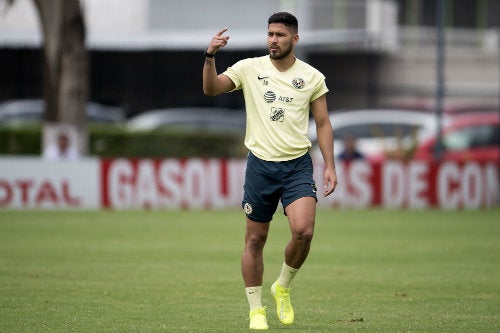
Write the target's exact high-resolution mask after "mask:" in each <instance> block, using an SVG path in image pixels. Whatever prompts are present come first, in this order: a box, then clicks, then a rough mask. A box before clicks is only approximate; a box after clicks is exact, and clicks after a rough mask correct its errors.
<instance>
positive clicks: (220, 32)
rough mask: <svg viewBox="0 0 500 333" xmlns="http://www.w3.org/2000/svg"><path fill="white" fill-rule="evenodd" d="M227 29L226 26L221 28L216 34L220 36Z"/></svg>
mask: <svg viewBox="0 0 500 333" xmlns="http://www.w3.org/2000/svg"><path fill="white" fill-rule="evenodd" d="M227 29H229V28H227V27H226V28H224V29H222V30H221V31H219V32H218V33H217V36H222V34H223V33H225V32H226V31H227Z"/></svg>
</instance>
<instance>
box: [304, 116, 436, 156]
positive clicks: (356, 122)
mask: <svg viewBox="0 0 500 333" xmlns="http://www.w3.org/2000/svg"><path fill="white" fill-rule="evenodd" d="M330 121H331V123H332V127H333V134H334V152H335V156H336V157H337V156H338V155H339V154H340V153H341V152H342V151H343V150H344V142H343V141H344V138H346V137H347V136H352V137H354V138H355V140H356V147H357V150H358V151H359V152H360V153H361V154H363V155H364V156H370V155H373V154H380V153H382V152H384V151H390V150H393V149H396V148H397V146H398V145H400V144H401V143H403V144H407V145H409V144H410V142H409V141H411V138H412V135H415V137H416V138H417V140H419V139H418V138H419V137H420V134H419V133H420V132H426V133H428V132H433V131H435V129H436V127H437V119H436V116H435V115H434V114H432V113H428V112H421V111H410V110H394V109H366V110H350V111H335V112H330ZM445 121H446V119H443V122H445ZM309 138H310V140H311V142H312V143H313V148H312V154H318V153H319V149H318V147H317V136H316V124H315V122H314V119H312V120H311V122H310V124H309Z"/></svg>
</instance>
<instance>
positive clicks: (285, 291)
mask: <svg viewBox="0 0 500 333" xmlns="http://www.w3.org/2000/svg"><path fill="white" fill-rule="evenodd" d="M290 289H291V288H284V287H282V286H280V285H279V284H278V281H276V282H274V283H273V285H272V286H271V293H272V294H273V297H274V300H275V301H276V315H277V316H278V319H279V321H280V322H281V323H282V324H284V325H290V324H292V323H293V318H294V313H293V307H292V302H291V301H290Z"/></svg>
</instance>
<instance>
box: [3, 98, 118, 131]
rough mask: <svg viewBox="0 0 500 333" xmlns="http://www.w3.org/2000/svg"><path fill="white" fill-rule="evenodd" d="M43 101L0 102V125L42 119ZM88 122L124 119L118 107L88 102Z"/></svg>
mask: <svg viewBox="0 0 500 333" xmlns="http://www.w3.org/2000/svg"><path fill="white" fill-rule="evenodd" d="M44 111H45V101H44V100H41V99H25V100H8V101H5V102H3V103H1V104H0V126H22V125H28V124H37V123H40V122H41V121H42V118H43V112H44ZM85 113H86V115H87V121H88V122H90V123H106V124H111V123H114V124H118V123H121V122H123V121H125V111H124V110H123V109H122V108H120V107H115V106H108V105H103V104H98V103H95V102H88V103H87V106H86V108H85Z"/></svg>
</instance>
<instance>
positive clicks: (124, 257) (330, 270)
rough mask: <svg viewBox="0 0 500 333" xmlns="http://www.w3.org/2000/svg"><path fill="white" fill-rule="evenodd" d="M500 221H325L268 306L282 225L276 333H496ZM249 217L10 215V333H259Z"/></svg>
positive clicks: (275, 232) (450, 214)
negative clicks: (250, 294)
mask: <svg viewBox="0 0 500 333" xmlns="http://www.w3.org/2000/svg"><path fill="white" fill-rule="evenodd" d="M499 214H500V211H499V210H498V209H494V210H484V211H434V210H432V211H384V210H359V211H347V210H346V211H338V210H327V209H322V210H319V211H318V214H317V224H316V235H315V238H314V240H313V245H312V249H311V253H310V256H309V258H308V260H307V262H306V264H305V265H304V266H303V268H302V269H301V270H300V272H299V274H298V275H297V278H296V280H295V282H294V285H293V287H294V289H293V291H292V302H293V303H294V307H295V313H296V323H295V324H294V325H293V326H291V327H287V328H284V327H283V326H281V325H280V324H279V323H278V321H277V319H276V317H275V314H274V312H273V310H274V304H273V300H272V297H271V295H270V293H269V288H270V286H271V283H272V282H273V281H274V280H275V279H276V277H277V274H279V270H280V268H281V263H282V260H283V249H284V247H285V244H286V243H287V241H288V240H289V237H290V235H289V227H288V223H287V222H286V217H284V216H283V215H282V214H277V215H276V216H275V219H274V221H273V222H272V223H271V228H270V235H269V238H268V243H267V245H266V249H265V257H264V259H265V264H266V270H265V274H264V286H263V287H264V293H263V303H264V305H266V306H267V315H268V320H269V325H270V330H271V331H273V330H274V331H276V330H286V331H287V332H290V333H292V332H325V333H326V332H384V333H385V332H498V331H499V330H500V319H499V318H500V313H499V312H498V309H499V307H500V284H499V283H498V277H499V276H500V242H498V235H499V233H500V223H499V221H498V216H499ZM244 226H245V223H244V214H243V213H242V212H240V211H236V210H235V211H232V210H231V211H102V212H85V211H82V212H78V211H60V212H55V211H42V212H41V211H1V210H0V244H1V246H0V323H1V325H0V332H9V333H15V332H65V333H66V332H231V333H235V332H248V304H247V301H246V299H245V293H244V291H243V282H242V279H241V273H240V257H241V251H242V246H243V236H244Z"/></svg>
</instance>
